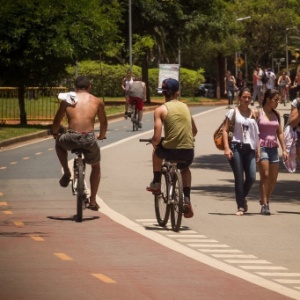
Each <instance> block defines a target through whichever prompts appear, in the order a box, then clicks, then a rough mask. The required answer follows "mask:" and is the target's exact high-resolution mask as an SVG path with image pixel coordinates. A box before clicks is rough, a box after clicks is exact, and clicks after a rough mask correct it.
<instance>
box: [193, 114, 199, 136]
mask: <svg viewBox="0 0 300 300" xmlns="http://www.w3.org/2000/svg"><path fill="white" fill-rule="evenodd" d="M192 133H193V136H194V137H195V136H196V135H197V133H198V129H197V126H196V124H195V121H194V118H193V117H192Z"/></svg>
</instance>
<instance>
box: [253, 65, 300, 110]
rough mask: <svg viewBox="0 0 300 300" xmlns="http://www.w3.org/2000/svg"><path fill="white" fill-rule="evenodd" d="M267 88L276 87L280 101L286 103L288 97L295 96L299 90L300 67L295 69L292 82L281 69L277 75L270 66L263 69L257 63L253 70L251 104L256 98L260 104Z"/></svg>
mask: <svg viewBox="0 0 300 300" xmlns="http://www.w3.org/2000/svg"><path fill="white" fill-rule="evenodd" d="M268 89H278V91H279V96H280V103H283V104H284V105H286V103H287V102H288V101H289V99H290V98H292V99H293V98H296V95H297V93H298V92H299V91H300V69H298V70H297V73H296V76H295V79H294V82H292V80H291V78H290V77H289V75H288V74H287V72H286V71H282V72H281V74H280V75H279V76H278V78H277V76H276V75H275V73H274V72H273V71H272V69H271V68H268V69H266V70H263V69H262V68H261V66H260V65H257V66H256V68H255V70H254V72H253V95H252V102H251V105H254V102H255V101H256V100H257V101H258V103H259V105H260V106H261V104H262V101H263V99H264V93H265V91H266V90H268Z"/></svg>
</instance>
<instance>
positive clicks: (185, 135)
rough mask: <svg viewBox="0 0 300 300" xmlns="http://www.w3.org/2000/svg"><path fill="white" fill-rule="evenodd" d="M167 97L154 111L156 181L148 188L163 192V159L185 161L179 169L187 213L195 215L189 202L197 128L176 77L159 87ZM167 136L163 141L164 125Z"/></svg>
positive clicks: (187, 214)
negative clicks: (180, 97) (181, 95)
mask: <svg viewBox="0 0 300 300" xmlns="http://www.w3.org/2000/svg"><path fill="white" fill-rule="evenodd" d="M160 90H161V91H162V93H163V95H164V96H165V100H166V103H165V104H162V105H161V106H159V107H158V108H156V109H155V111H154V134H153V137H152V145H153V148H154V149H153V154H152V163H153V176H154V177H153V181H152V182H151V183H150V185H149V186H148V187H147V191H149V192H152V193H154V194H159V193H160V188H161V166H162V162H163V159H174V160H180V161H185V162H179V163H178V164H177V167H178V169H180V172H181V176H182V183H183V193H184V210H183V211H184V216H185V217H186V218H191V217H193V215H194V213H193V209H192V205H191V202H190V192H191V183H192V175H191V171H190V168H189V166H190V165H191V163H192V161H193V159H194V137H195V136H196V134H197V128H196V125H195V122H194V120H193V117H192V116H191V113H190V110H189V108H188V107H187V105H186V104H184V103H182V102H180V101H179V100H178V99H177V98H178V94H179V82H178V81H177V80H175V79H173V78H168V79H165V80H164V81H163V82H162V87H161V89H160ZM163 127H164V138H163V140H162V128H163Z"/></svg>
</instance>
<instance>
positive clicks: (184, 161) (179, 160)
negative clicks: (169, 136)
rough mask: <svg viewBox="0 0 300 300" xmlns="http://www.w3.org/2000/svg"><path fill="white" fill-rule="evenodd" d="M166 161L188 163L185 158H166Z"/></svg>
mask: <svg viewBox="0 0 300 300" xmlns="http://www.w3.org/2000/svg"><path fill="white" fill-rule="evenodd" d="M165 161H166V162H169V163H171V164H173V163H176V164H177V163H186V160H184V159H166V160H165Z"/></svg>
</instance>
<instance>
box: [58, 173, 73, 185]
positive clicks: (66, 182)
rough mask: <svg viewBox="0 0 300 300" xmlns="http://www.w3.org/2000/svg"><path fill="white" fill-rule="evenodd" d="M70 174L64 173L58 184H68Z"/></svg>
mask: <svg viewBox="0 0 300 300" xmlns="http://www.w3.org/2000/svg"><path fill="white" fill-rule="evenodd" d="M70 178H71V174H64V175H63V176H62V178H61V179H60V181H59V184H60V186H62V187H67V186H68V185H69V182H70Z"/></svg>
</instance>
